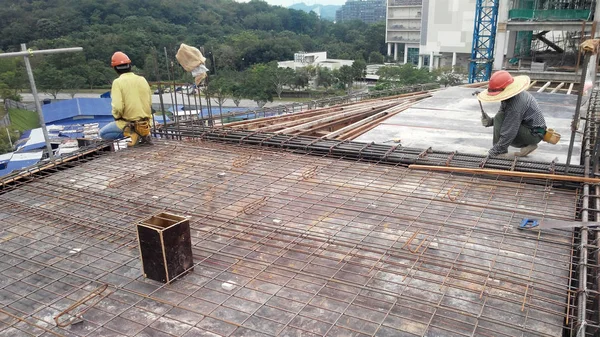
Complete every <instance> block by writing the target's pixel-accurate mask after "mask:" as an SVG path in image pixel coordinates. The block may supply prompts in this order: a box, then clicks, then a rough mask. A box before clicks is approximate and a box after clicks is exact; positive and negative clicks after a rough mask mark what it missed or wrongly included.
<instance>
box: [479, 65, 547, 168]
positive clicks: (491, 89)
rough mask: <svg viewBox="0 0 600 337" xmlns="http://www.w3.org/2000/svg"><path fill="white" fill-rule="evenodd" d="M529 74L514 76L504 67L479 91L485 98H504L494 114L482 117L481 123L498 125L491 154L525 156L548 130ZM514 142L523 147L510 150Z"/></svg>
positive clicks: (535, 147)
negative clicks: (534, 95) (513, 150)
mask: <svg viewBox="0 0 600 337" xmlns="http://www.w3.org/2000/svg"><path fill="white" fill-rule="evenodd" d="M529 82H530V80H529V76H515V77H513V76H511V75H510V74H509V73H508V72H507V71H504V70H500V71H497V72H495V73H494V74H492V77H491V78H490V82H489V85H488V89H487V90H485V91H483V92H482V93H480V94H479V95H477V98H478V99H479V100H480V101H482V102H501V104H500V110H499V111H498V113H497V114H496V116H494V118H490V117H488V116H482V117H481V124H482V125H483V126H485V127H488V126H493V127H494V140H493V144H494V146H493V147H492V149H491V150H490V151H489V152H488V153H489V155H490V156H496V157H504V158H514V157H515V156H516V157H524V156H527V155H528V154H530V153H531V152H533V151H534V150H535V149H537V144H538V143H539V142H540V141H541V140H542V138H543V137H544V134H545V133H546V121H545V120H544V116H543V115H542V110H541V109H540V107H539V105H538V103H537V101H536V100H535V98H533V96H531V94H530V93H529V92H527V88H528V87H529ZM509 146H514V147H517V148H520V149H521V151H519V152H514V153H508V147H509Z"/></svg>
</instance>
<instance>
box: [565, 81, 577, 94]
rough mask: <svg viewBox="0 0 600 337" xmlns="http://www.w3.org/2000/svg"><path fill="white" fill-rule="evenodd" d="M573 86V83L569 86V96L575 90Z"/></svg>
mask: <svg viewBox="0 0 600 337" xmlns="http://www.w3.org/2000/svg"><path fill="white" fill-rule="evenodd" d="M573 85H575V83H573V82H571V84H569V90H567V95H570V94H571V90H573Z"/></svg>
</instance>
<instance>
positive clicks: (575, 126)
mask: <svg viewBox="0 0 600 337" xmlns="http://www.w3.org/2000/svg"><path fill="white" fill-rule="evenodd" d="M588 63H590V53H586V54H585V57H584V60H583V65H582V66H581V81H580V82H579V83H580V85H581V89H580V90H579V92H578V93H577V105H576V106H575V114H574V115H573V121H572V122H571V139H570V140H569V152H567V167H566V171H567V172H568V171H569V165H570V164H571V156H572V155H573V145H574V142H575V133H576V132H577V129H578V126H579V114H580V111H581V100H582V98H583V86H584V84H585V75H586V72H587V67H588Z"/></svg>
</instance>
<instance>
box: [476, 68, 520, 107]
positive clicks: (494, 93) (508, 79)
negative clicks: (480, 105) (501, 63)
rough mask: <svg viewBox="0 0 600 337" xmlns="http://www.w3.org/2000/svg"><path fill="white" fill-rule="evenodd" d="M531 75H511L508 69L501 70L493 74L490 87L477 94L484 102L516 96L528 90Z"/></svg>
mask: <svg viewBox="0 0 600 337" xmlns="http://www.w3.org/2000/svg"><path fill="white" fill-rule="evenodd" d="M530 81H531V80H530V79H529V76H527V75H520V76H515V77H513V76H511V74H509V73H508V71H505V70H500V71H497V72H495V73H494V74H492V77H491V78H490V84H489V85H488V89H487V90H484V91H483V92H481V93H480V94H479V95H477V98H478V99H479V100H480V101H482V102H500V101H504V100H507V99H509V98H511V97H514V96H516V95H518V94H519V93H521V92H522V91H525V90H527V88H528V87H529V83H530Z"/></svg>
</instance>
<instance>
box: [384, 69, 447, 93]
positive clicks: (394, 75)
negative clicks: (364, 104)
mask: <svg viewBox="0 0 600 337" xmlns="http://www.w3.org/2000/svg"><path fill="white" fill-rule="evenodd" d="M377 75H379V83H378V85H377V86H376V89H388V88H397V87H403V86H408V85H415V84H424V83H433V82H435V81H436V77H437V76H436V74H435V73H431V72H429V70H428V69H425V68H421V69H417V68H416V67H415V66H413V65H412V64H405V65H402V66H399V67H398V66H386V67H381V68H379V70H377Z"/></svg>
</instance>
